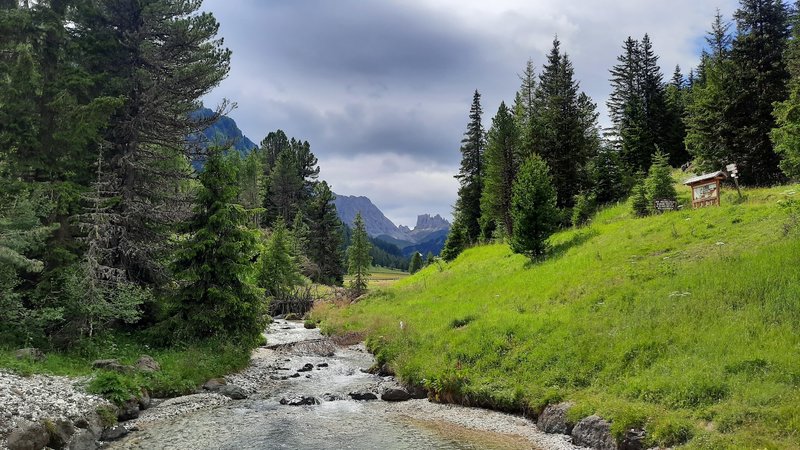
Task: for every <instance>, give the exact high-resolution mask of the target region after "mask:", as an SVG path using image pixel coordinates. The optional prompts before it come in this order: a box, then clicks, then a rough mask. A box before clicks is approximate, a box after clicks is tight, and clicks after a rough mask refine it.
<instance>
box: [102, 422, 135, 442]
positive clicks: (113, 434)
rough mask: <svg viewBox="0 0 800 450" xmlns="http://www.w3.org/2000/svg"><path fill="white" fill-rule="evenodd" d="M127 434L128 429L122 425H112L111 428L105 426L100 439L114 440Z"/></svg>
mask: <svg viewBox="0 0 800 450" xmlns="http://www.w3.org/2000/svg"><path fill="white" fill-rule="evenodd" d="M127 434H128V429H127V428H125V427H123V426H122V425H114V426H113V427H111V428H106V429H105V430H103V434H102V436H101V438H100V439H102V440H104V441H116V440H117V439H120V438H122V437H124V436H126V435H127Z"/></svg>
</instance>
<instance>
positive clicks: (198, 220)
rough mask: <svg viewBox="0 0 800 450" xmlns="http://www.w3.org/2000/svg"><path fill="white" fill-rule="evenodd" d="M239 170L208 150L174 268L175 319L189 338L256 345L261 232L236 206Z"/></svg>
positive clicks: (260, 324)
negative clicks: (178, 284) (178, 287)
mask: <svg viewBox="0 0 800 450" xmlns="http://www.w3.org/2000/svg"><path fill="white" fill-rule="evenodd" d="M236 180H237V173H236V167H235V166H234V165H233V164H231V162H230V161H229V160H227V159H226V158H225V156H224V155H223V152H222V150H221V149H219V148H212V149H210V150H209V157H208V159H207V160H206V163H205V167H204V169H203V172H202V173H201V174H200V183H201V184H202V188H201V189H200V192H199V194H198V197H197V200H198V203H197V206H196V207H195V212H194V215H193V216H192V218H191V220H190V221H189V222H188V223H187V230H186V231H187V232H188V233H189V237H188V240H187V241H186V243H185V244H184V245H183V247H182V248H181V249H180V251H179V252H178V255H177V259H176V263H175V268H176V271H177V274H178V276H179V279H180V280H181V281H182V284H183V286H182V288H181V290H180V293H179V295H178V299H179V303H178V307H177V318H178V319H179V324H180V325H181V326H182V327H184V330H183V331H184V332H185V333H186V335H185V337H199V338H206V337H211V336H226V337H229V338H232V339H235V340H238V341H240V342H243V343H248V344H253V343H255V342H256V341H257V340H258V338H259V336H261V332H262V331H263V330H264V326H265V325H266V321H265V314H266V302H265V300H264V297H263V291H262V290H261V289H259V288H258V287H256V286H255V285H253V284H251V282H250V281H249V280H251V279H252V278H253V276H254V273H253V272H254V269H255V265H254V264H253V263H252V262H253V261H254V260H255V257H256V254H257V251H258V249H257V241H258V236H257V235H258V232H257V231H254V230H251V229H249V228H248V227H247V223H248V220H249V214H248V211H247V210H245V209H244V208H243V207H242V206H241V205H239V204H237V203H236V198H237V196H238V195H239V189H238V184H237V183H236Z"/></svg>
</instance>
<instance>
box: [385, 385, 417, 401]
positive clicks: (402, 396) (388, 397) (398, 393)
mask: <svg viewBox="0 0 800 450" xmlns="http://www.w3.org/2000/svg"><path fill="white" fill-rule="evenodd" d="M381 400H384V401H387V402H404V401H406V400H411V394H409V393H408V391H406V390H405V389H402V388H389V389H387V390H385V391H384V392H383V394H381Z"/></svg>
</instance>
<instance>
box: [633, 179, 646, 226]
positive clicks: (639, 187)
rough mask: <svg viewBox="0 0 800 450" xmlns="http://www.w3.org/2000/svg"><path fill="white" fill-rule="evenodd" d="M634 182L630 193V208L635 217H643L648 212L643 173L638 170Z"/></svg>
mask: <svg viewBox="0 0 800 450" xmlns="http://www.w3.org/2000/svg"><path fill="white" fill-rule="evenodd" d="M636 179H637V181H636V184H635V185H634V186H633V191H632V193H631V210H632V212H633V215H634V216H636V217H645V216H647V215H649V214H650V201H649V200H648V199H647V186H646V185H645V179H644V174H642V173H641V172H639V174H638V175H637V177H636Z"/></svg>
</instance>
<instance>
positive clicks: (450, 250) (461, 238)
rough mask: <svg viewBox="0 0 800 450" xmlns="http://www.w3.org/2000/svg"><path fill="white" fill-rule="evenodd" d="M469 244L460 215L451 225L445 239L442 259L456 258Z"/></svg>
mask: <svg viewBox="0 0 800 450" xmlns="http://www.w3.org/2000/svg"><path fill="white" fill-rule="evenodd" d="M467 245H468V242H467V237H466V232H465V231H464V226H463V225H461V221H460V220H459V218H458V216H456V217H455V219H454V220H453V225H452V226H451V227H450V231H449V232H448V233H447V239H446V240H445V241H444V247H443V248H442V254H441V256H442V259H444V260H445V261H452V260H454V259H456V257H457V256H458V255H460V254H461V252H463V251H464V250H465V249H466V248H467Z"/></svg>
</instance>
